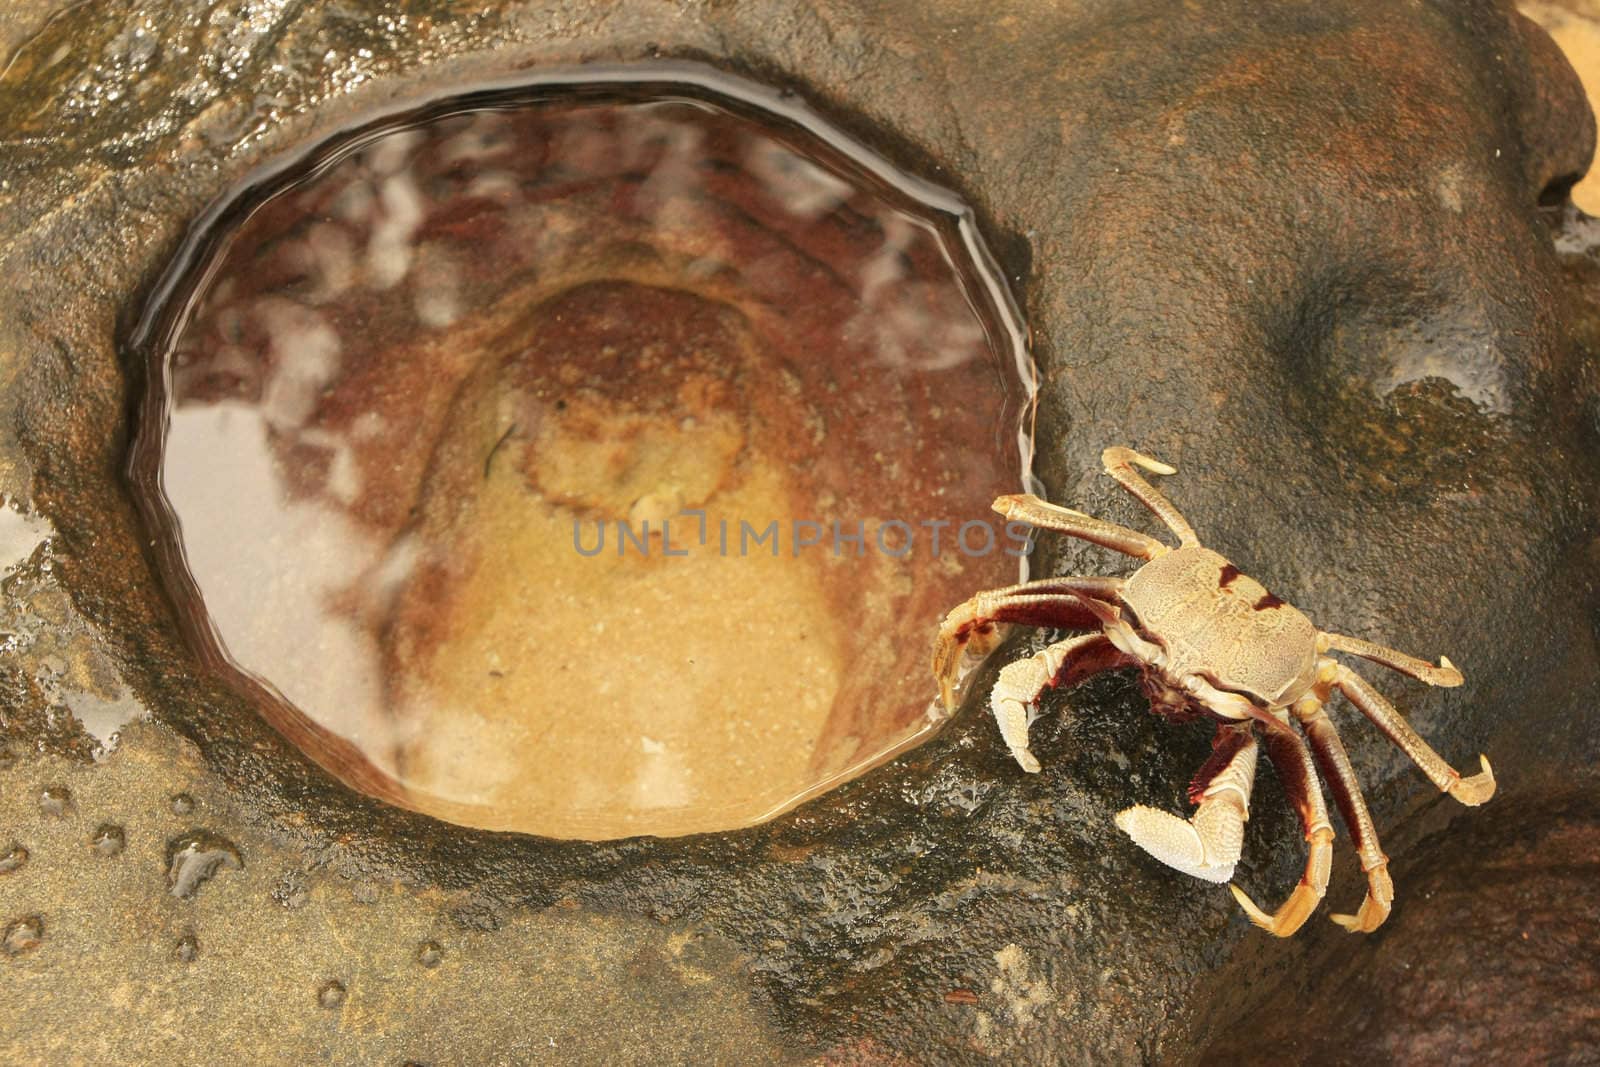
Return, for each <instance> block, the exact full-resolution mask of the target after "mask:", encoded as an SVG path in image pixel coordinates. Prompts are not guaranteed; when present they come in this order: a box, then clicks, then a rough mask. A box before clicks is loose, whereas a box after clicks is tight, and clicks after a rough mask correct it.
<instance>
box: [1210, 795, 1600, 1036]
mask: <svg viewBox="0 0 1600 1067" xmlns="http://www.w3.org/2000/svg"><path fill="white" fill-rule="evenodd" d="M1504 799H1505V800H1506V801H1508V803H1506V804H1504V805H1501V806H1499V807H1497V808H1496V809H1494V810H1493V811H1487V810H1486V811H1485V812H1484V817H1483V818H1481V819H1473V820H1470V821H1464V822H1461V823H1458V824H1457V825H1456V826H1454V827H1452V828H1451V829H1450V830H1448V831H1444V832H1441V833H1439V834H1436V835H1434V836H1432V837H1431V838H1429V839H1427V840H1425V841H1421V842H1418V844H1417V845H1416V846H1415V847H1414V848H1412V849H1411V850H1409V852H1408V855H1407V856H1406V858H1405V860H1404V862H1403V863H1402V865H1401V867H1400V868H1399V869H1398V871H1397V874H1396V877H1397V878H1401V877H1403V878H1404V879H1405V882H1406V884H1407V885H1408V887H1409V893H1408V896H1409V897H1410V898H1411V903H1410V904H1409V905H1408V906H1406V907H1405V908H1404V909H1402V910H1401V911H1400V912H1398V913H1397V914H1396V915H1395V916H1394V917H1393V918H1391V919H1390V921H1389V923H1388V925H1387V926H1386V927H1385V928H1384V930H1383V931H1382V933H1381V936H1378V937H1374V938H1373V939H1372V941H1371V943H1370V944H1363V943H1362V942H1360V941H1356V940H1353V939H1350V938H1339V937H1337V936H1335V937H1333V938H1329V939H1326V941H1325V943H1323V944H1321V945H1318V946H1316V948H1315V949H1314V950H1313V951H1311V952H1310V953H1309V954H1308V956H1307V958H1306V959H1305V960H1304V964H1303V966H1299V967H1296V969H1295V972H1294V973H1293V974H1292V976H1290V977H1289V978H1288V980H1287V981H1285V982H1284V983H1283V985H1282V987H1281V988H1279V989H1277V990H1275V991H1274V992H1273V994H1272V995H1271V996H1270V997H1269V998H1268V999H1267V1000H1266V1001H1265V1002H1264V1003H1262V1004H1260V1005H1258V1006H1257V1007H1256V1009H1255V1010H1253V1011H1252V1012H1251V1013H1250V1015H1249V1018H1251V1019H1252V1020H1255V1025H1253V1026H1251V1027H1250V1032H1249V1033H1245V1032H1243V1031H1242V1030H1238V1029H1233V1030H1230V1029H1229V1028H1227V1027H1223V1028H1222V1030H1221V1037H1220V1039H1219V1040H1218V1042H1217V1043H1216V1044H1215V1045H1214V1046H1213V1047H1212V1048H1211V1049H1209V1050H1208V1051H1207V1052H1206V1054H1205V1056H1204V1057H1203V1062H1206V1063H1217V1064H1223V1063H1246V1064H1250V1063H1263V1064H1265V1063H1282V1062H1284V1061H1285V1059H1288V1060H1291V1061H1294V1060H1298V1061H1300V1062H1317V1063H1321V1062H1341V1063H1359V1062H1381V1063H1398V1064H1411V1063H1415V1064H1424V1063H1464V1062H1470V1061H1473V1060H1486V1059H1494V1058H1496V1057H1497V1056H1503V1055H1505V1054H1506V1051H1507V1050H1510V1049H1515V1050H1516V1052H1515V1057H1516V1058H1517V1059H1520V1060H1523V1061H1525V1062H1528V1063H1582V1062H1584V1061H1585V1060H1586V1059H1588V1058H1590V1057H1592V1055H1593V1054H1594V1051H1595V1035H1596V1034H1600V996H1597V994H1600V958H1597V957H1596V955H1595V951H1594V946H1595V945H1596V944H1597V943H1600V895H1597V894H1596V893H1595V891H1594V887H1595V886H1596V885H1600V781H1597V780H1596V779H1595V778H1594V777H1593V776H1587V777H1584V778H1581V779H1579V780H1578V781H1576V782H1572V781H1568V782H1563V783H1555V784H1554V785H1553V786H1552V787H1551V789H1549V790H1548V791H1545V793H1544V795H1543V796H1540V795H1539V791H1536V790H1535V791H1531V795H1530V791H1525V792H1523V793H1521V794H1517V793H1512V794H1509V795H1507V796H1506V797H1505V798H1504ZM1312 1016H1314V1017H1315V1019H1316V1024H1315V1025H1307V1022H1308V1019H1309V1018H1310V1017H1312Z"/></svg>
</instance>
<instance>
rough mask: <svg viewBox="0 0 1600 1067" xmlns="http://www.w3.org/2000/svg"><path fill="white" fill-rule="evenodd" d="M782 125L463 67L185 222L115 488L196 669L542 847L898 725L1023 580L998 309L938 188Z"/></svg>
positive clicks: (657, 827)
mask: <svg viewBox="0 0 1600 1067" xmlns="http://www.w3.org/2000/svg"><path fill="white" fill-rule="evenodd" d="M729 84H730V85H731V84H732V83H729ZM753 92H754V91H752V93H753ZM752 93H746V96H747V97H751V96H752ZM754 95H756V96H759V94H754ZM780 99H781V98H778V97H776V96H773V97H771V98H770V100H771V101H774V102H777V101H779V100H780ZM775 106H777V105H776V104H775ZM781 108H782V110H783V111H784V114H782V115H779V114H774V113H767V112H764V111H763V110H762V108H761V107H759V106H756V103H755V102H753V98H747V99H744V100H735V99H732V98H729V97H725V96H721V95H719V94H717V93H715V92H712V91H710V90H709V89H708V88H707V87H706V86H705V85H691V84H688V83H687V82H677V83H668V82H661V83H655V84H632V85H623V84H590V85H587V86H560V87H552V86H549V85H545V86H533V87H527V88H523V89H501V90H498V91H495V92H478V93H474V94H471V95H468V96H463V97H459V98H457V99H455V100H448V101H439V102H435V103H433V104H430V105H428V106H426V107H423V108H420V109H418V110H416V111H414V112H412V113H409V114H405V115H394V116H388V117H385V118H383V119H381V120H376V121H375V122H373V123H371V124H369V125H367V126H365V127H363V128H360V129H357V130H352V131H349V132H348V133H346V134H345V135H343V136H341V137H338V138H335V139H334V140H333V141H331V142H329V143H327V144H324V145H321V146H318V147H317V148H314V149H312V150H310V151H309V152H307V153H306V154H305V155H304V156H302V157H301V158H299V159H298V160H296V161H294V162H292V163H290V164H288V165H286V166H283V167H280V168H277V169H275V170H273V171H272V172H271V173H269V174H267V175H266V176H264V177H259V178H257V179H256V180H254V181H253V182H251V183H249V184H247V185H246V186H244V187H242V188H240V189H239V190H236V191H235V192H234V193H233V194H231V196H230V197H229V198H228V199H227V200H226V201H225V202H224V203H222V204H220V205H219V206H218V208H217V209H216V210H214V211H213V212H212V213H211V214H210V215H209V216H208V217H207V218H206V219H205V220H204V221H203V222H202V223H201V224H199V225H198V226H197V228H196V230H195V232H194V234H193V235H192V236H191V239H190V241H189V243H188V245H187V247H186V250H185V252H184V254H183V255H182V256H181V257H180V258H179V260H178V261H177V262H176V263H175V264H174V266H173V268H172V270H171V272H170V273H169V276H168V280H167V282H166V283H165V284H164V285H163V286H162V287H161V288H160V289H159V290H158V293H157V296H156V297H155V301H154V303H153V305H152V307H151V308H150V309H149V310H148V311H147V313H146V319H145V323H144V325H143V326H141V332H140V335H139V336H137V337H136V338H135V339H134V342H133V348H134V351H135V353H136V355H137V357H138V358H139V360H141V361H142V364H143V366H144V367H145V368H146V370H147V375H146V377H147V396H146V397H145V401H144V404H143V409H142V412H141V422H140V425H139V427H138V430H137V436H136V441H135V446H134V450H133V459H132V471H133V477H132V484H133V487H134V491H135V495H136V496H137V497H138V498H139V502H140V504H141V508H142V510H143V512H144V514H145V515H146V518H147V521H148V522H149V524H150V526H151V528H152V529H151V533H152V537H153V538H154V540H155V542H156V545H157V554H158V559H159V562H160V565H161V569H162V571H163V578H164V580H165V581H166V582H167V584H168V586H169V589H170V592H171V594H172V598H173V602H174V604H175V605H176V607H177V611H178V614H179V617H180V620H181V622H182V623H183V626H184V630H185V633H186V635H187V636H188V638H189V640H190V642H191V644H192V645H193V647H194V650H195V652H196V654H197V656H198V657H199V659H200V661H201V663H202V665H203V667H204V669H207V670H211V671H218V672H222V673H223V674H224V675H225V676H226V677H227V678H228V680H229V681H230V682H231V683H232V684H233V685H235V686H238V687H241V688H242V689H243V690H245V691H246V692H247V693H248V694H249V695H250V696H251V697H252V699H253V700H254V701H255V703H256V705H257V706H258V707H259V708H260V709H261V712H262V714H263V715H265V716H266V717H267V718H268V719H269V720H270V721H271V722H272V723H273V724H274V725H275V726H276V727H277V728H278V729H279V730H281V731H282V732H283V733H285V734H286V735H287V736H288V737H289V738H290V739H292V740H293V741H294V742H295V743H296V744H298V745H299V746H300V747H301V748H302V749H304V750H305V751H306V752H307V753H308V754H309V755H310V756H311V757H312V758H314V759H315V760H317V761H318V762H319V763H321V764H322V765H323V766H324V767H326V768H327V769H329V770H330V771H331V772H333V773H334V774H336V775H337V776H339V777H340V778H342V779H343V780H345V781H347V782H349V783H350V784H352V785H354V786H356V787H357V788H360V789H363V790H365V791H367V792H369V793H372V794H375V795H377V796H380V797H382V798H384V799H386V800H389V801H391V802H394V803H398V804H402V805H404V806H407V807H410V808H414V809H416V810H420V811H423V812H427V813H429V814H432V815H435V816H437V817H439V818H442V819H446V820H449V821H452V822H457V823H461V824H466V825H471V826H479V827H486V828H491V829H501V830H516V831H522V832H528V833H537V834H543V835H548V836H552V837H569V838H590V839H599V838H615V837H624V836H631V835H635V834H661V835H670V834H684V833H694V832H701V831H710V830H720V829H727V828H731V827H736V826H741V825H747V824H750V823H752V822H757V821H760V820H762V819H764V818H768V817H770V816H772V815H773V814H776V813H777V812H779V811H782V810H784V809H785V808H787V807H789V806H792V805H793V804H795V803H797V802H799V801H800V800H803V799H805V798H806V797H808V796H810V795H814V794H815V793H816V792H817V791H819V790H821V789H823V788H826V787H828V786H829V785H831V784H833V783H836V782H838V781H840V780H842V779H844V778H846V777H848V776H850V775H851V774H854V773H858V772H859V771H861V770H862V769H864V768H867V767H870V766H872V765H873V764H875V763H877V762H881V761H882V760H883V759H884V758H886V757H887V756H888V755H890V754H892V753H894V752H897V751H901V750H903V749H905V748H906V747H907V746H909V745H911V744H913V743H915V742H916V741H918V740H920V739H922V738H924V737H926V736H927V735H928V733H929V732H930V730H931V729H932V728H933V727H934V725H935V724H936V721H937V719H936V716H935V715H934V714H933V713H932V710H931V709H932V701H933V698H934V696H935V687H934V685H933V681H932V677H931V675H930V672H929V667H928V663H929V652H930V647H931V641H932V638H933V634H934V631H935V628H936V627H937V624H938V622H939V620H940V618H941V617H942V615H943V612H944V611H945V610H947V609H948V608H949V607H950V606H951V605H953V604H955V603H958V602H959V601H961V600H962V599H964V598H965V597H966V596H968V595H969V594H970V593H971V592H972V591H974V590H977V589H982V588H987V587H992V586H995V585H999V584H1004V583H1006V582H1008V581H1012V580H1015V576H1016V575H1017V573H1018V570H1019V555H1020V551H1021V542H1020V540H1019V539H1018V536H1017V534H1018V531H1017V530H1011V531H1007V529H1006V527H1005V525H1004V523H1003V520H1001V519H1000V518H999V517H998V516H996V515H994V514H993V513H992V512H990V510H989V504H990V501H991V500H992V499H993V497H994V496H996V495H997V494H998V493H1002V492H1012V491H1015V490H1016V489H1018V488H1019V487H1020V486H1021V485H1022V484H1023V480H1024V478H1025V476H1026V466H1027V462H1028V458H1029V457H1028V452H1029V448H1030V443H1029V439H1028V436H1027V425H1026V423H1027V418H1028V414H1029V409H1030V405H1031V403H1032V393H1031V390H1032V383H1031V372H1030V370H1029V365H1028V362H1027V357H1026V354H1025V352H1024V350H1023V341H1022V332H1021V330H1020V328H1019V326H1018V325H1017V322H1016V319H1015V316H1014V313H1013V312H1012V311H1011V310H1010V308H1009V305H1008V304H1007V301H1006V297H1005V294H1004V288H1003V286H1002V285H1001V283H1000V282H999V280H998V279H997V277H996V275H995V274H994V272H993V271H992V270H991V269H990V267H989V266H988V261H987V257H986V256H985V254H984V253H983V251H982V248H981V245H979V243H978V241H977V238H976V234H975V229H974V227H973V225H972V223H971V220H970V216H968V215H966V214H965V213H964V212H963V209H961V207H960V205H959V204H958V203H957V202H955V201H954V200H953V198H951V197H950V196H949V194H946V193H943V192H941V191H939V190H934V189H931V188H929V187H925V186H923V185H921V184H920V183H918V182H916V181H914V180H911V179H909V178H903V177H901V176H898V175H896V174H895V173H894V172H893V171H892V170H890V169H889V168H888V166H887V165H886V164H884V163H883V162H882V161H881V160H878V159H876V158H874V157H872V156H871V155H870V154H869V153H867V152H866V150H865V149H863V148H861V147H860V146H859V145H856V144H855V143H853V142H851V141H850V140H848V139H847V138H845V137H842V136H840V135H839V134H837V133H836V132H835V131H833V130H832V129H830V128H829V127H827V126H826V125H825V124H823V123H822V122H821V121H820V120H817V119H815V118H814V117H811V116H809V115H807V114H805V113H804V112H802V111H801V110H800V109H799V108H798V107H796V106H795V105H793V104H789V103H784V104H782V105H781ZM963 524H966V525H965V526H963Z"/></svg>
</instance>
